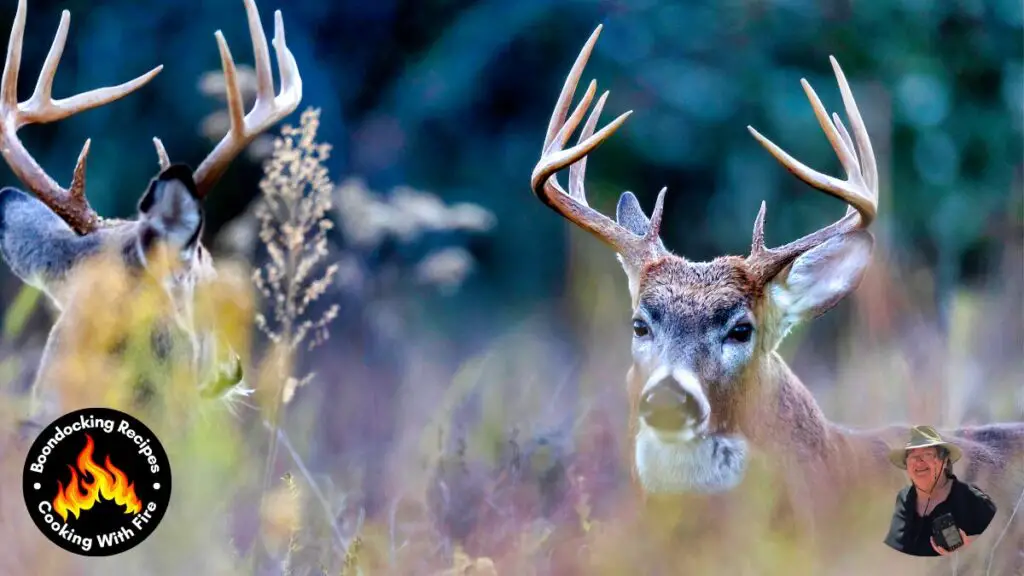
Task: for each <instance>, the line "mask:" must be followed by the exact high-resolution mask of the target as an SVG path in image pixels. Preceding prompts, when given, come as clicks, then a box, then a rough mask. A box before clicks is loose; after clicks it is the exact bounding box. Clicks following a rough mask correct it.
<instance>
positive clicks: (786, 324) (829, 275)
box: [769, 230, 874, 334]
mask: <svg viewBox="0 0 1024 576" xmlns="http://www.w3.org/2000/svg"><path fill="white" fill-rule="evenodd" d="M873 247H874V238H873V237H872V236H871V233H870V232H867V231H864V230H859V231H856V232H851V233H849V234H843V235H840V236H835V237H833V238H830V239H829V240H828V241H826V242H824V243H823V244H821V245H819V246H816V247H814V248H812V249H810V250H808V251H807V252H804V253H803V254H802V255H800V257H798V258H797V259H796V260H794V261H793V262H792V263H791V264H790V265H789V266H787V267H786V268H785V269H784V270H783V271H782V272H780V273H779V274H778V275H777V276H776V277H775V278H774V279H773V280H772V281H771V284H770V286H769V293H770V294H771V299H772V305H773V308H775V309H776V310H778V311H779V313H780V315H781V318H782V323H783V325H782V334H785V333H786V332H787V331H788V330H789V329H790V328H792V327H793V326H794V325H796V324H797V323H799V322H802V321H805V320H810V319H813V318H815V317H817V316H820V315H822V314H824V313H825V312H828V311H829V310H830V309H831V308H832V307H833V306H835V305H836V304H838V303H839V301H840V300H842V299H843V298H845V297H846V295H847V294H850V293H851V292H853V291H854V290H856V289H857V286H858V285H859V284H860V281H861V279H862V278H863V277H864V272H865V271H866V270H867V268H868V265H869V264H870V263H871V252H872V249H873Z"/></svg>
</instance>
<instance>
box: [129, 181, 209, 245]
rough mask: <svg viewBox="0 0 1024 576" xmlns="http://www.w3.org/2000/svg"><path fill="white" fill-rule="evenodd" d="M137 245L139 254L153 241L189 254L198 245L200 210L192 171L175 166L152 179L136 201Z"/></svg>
mask: <svg viewBox="0 0 1024 576" xmlns="http://www.w3.org/2000/svg"><path fill="white" fill-rule="evenodd" d="M139 222H140V224H141V225H140V227H139V245H140V247H141V249H142V251H143V253H145V252H147V251H148V250H149V249H150V248H151V247H152V246H153V245H154V244H156V243H157V242H163V243H166V244H167V245H168V246H169V247H171V248H173V249H176V250H180V251H190V249H191V248H194V247H195V246H196V245H197V244H198V242H199V234H200V232H201V231H202V228H203V207H202V203H201V201H200V199H199V197H198V195H197V193H196V185H195V182H193V180H192V170H191V169H189V168H188V167H187V166H184V165H182V164H175V165H173V166H171V167H169V168H167V169H166V170H164V171H163V172H161V173H160V175H159V176H157V177H156V178H154V179H153V180H152V181H151V182H150V183H149V188H147V189H146V193H145V194H143V195H142V198H141V199H140V200H139Z"/></svg>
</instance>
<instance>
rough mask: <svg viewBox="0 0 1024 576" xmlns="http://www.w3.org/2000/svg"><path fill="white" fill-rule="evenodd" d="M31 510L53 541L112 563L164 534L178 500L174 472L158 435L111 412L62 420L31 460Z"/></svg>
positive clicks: (25, 476)
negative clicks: (164, 521)
mask: <svg viewBox="0 0 1024 576" xmlns="http://www.w3.org/2000/svg"><path fill="white" fill-rule="evenodd" d="M22 484H23V490H24V494H25V504H26V505H27V506H28V512H29V515H30V516H32V520H33V521H35V523H36V526H38V527H39V530H41V531H42V532H43V534H45V535H46V537H47V538H49V539H50V541H51V542H53V543H54V544H56V545H57V546H60V547H61V548H63V549H65V550H67V551H68V552H73V553H75V554H80V555H83V556H112V555H114V554H119V553H121V552H124V551H125V550H129V549H131V548H134V547H135V546H137V545H138V544H139V543H141V542H142V541H143V540H145V539H146V538H148V537H149V535H150V534H152V533H153V531H154V530H156V527H157V525H158V524H160V520H161V519H162V518H163V516H164V512H166V511H167V504H168V503H169V502H170V499H171V466H170V462H169V461H168V460H167V453H166V452H164V448H163V446H161V445H160V441H159V440H157V438H156V436H155V435H154V434H153V431H152V430H150V429H149V428H147V427H146V426H145V425H144V424H143V423H142V422H139V421H138V420H136V419H135V418H133V417H131V416H129V415H128V414H125V413H124V412H120V411H118V410H112V409H110V408H87V409H85V410H78V411H76V412H71V413H70V414H65V415H64V416H61V417H60V418H58V419H57V420H55V421H54V422H52V423H51V424H50V425H49V426H47V427H46V428H44V429H43V431H42V433H40V434H39V436H38V437H37V438H36V440H35V442H34V443H33V444H32V448H31V449H30V450H29V453H28V457H27V458H26V459H25V471H24V472H23V473H22Z"/></svg>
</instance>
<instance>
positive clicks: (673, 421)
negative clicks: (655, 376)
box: [640, 376, 704, 432]
mask: <svg viewBox="0 0 1024 576" xmlns="http://www.w3.org/2000/svg"><path fill="white" fill-rule="evenodd" d="M703 416H704V415H703V414H702V410H701V407H700V404H699V403H698V402H697V399H696V398H694V397H693V395H692V394H690V393H689V392H687V391H686V390H685V389H684V388H683V387H682V385H680V384H679V382H678V381H677V380H676V379H675V378H673V377H672V376H666V377H665V378H662V379H661V381H659V382H658V383H657V384H655V385H654V386H651V388H650V389H649V390H647V392H645V393H644V395H643V396H642V397H641V398H640V417H641V418H643V420H644V422H646V423H647V425H648V426H650V427H651V428H654V429H656V430H661V431H666V432H675V431H678V430H682V429H683V427H685V426H694V425H696V424H698V423H700V422H701V421H702V420H703Z"/></svg>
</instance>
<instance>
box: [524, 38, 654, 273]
mask: <svg viewBox="0 0 1024 576" xmlns="http://www.w3.org/2000/svg"><path fill="white" fill-rule="evenodd" d="M601 29H602V26H598V27H597V29H596V30H594V33H593V34H591V35H590V38H589V39H588V40H587V42H586V44H584V46H583V49H582V50H580V54H579V56H577V58H576V62H575V63H574V64H573V66H572V69H571V70H570V71H569V75H568V76H567V77H566V79H565V84H564V85H563V86H562V91H561V93H560V94H559V96H558V101H557V103H556V104H555V108H554V111H553V112H552V114H551V120H550V122H549V123H548V129H547V134H546V136H545V138H544V147H543V152H542V154H541V158H540V160H539V161H538V162H537V165H536V166H535V167H534V169H533V174H532V176H531V179H530V180H531V186H532V188H533V191H534V194H536V195H537V197H538V198H539V199H540V200H541V201H542V202H543V203H544V204H545V205H547V206H548V207H549V208H551V209H552V210H554V211H555V212H558V213H559V214H561V215H562V216H563V217H564V218H566V219H567V220H569V221H570V222H572V223H574V224H576V225H577V226H579V227H580V228H583V229H584V230H586V231H588V232H590V233H591V234H593V235H594V236H596V237H597V238H599V239H600V240H602V241H604V242H605V243H607V244H609V245H611V246H612V247H613V248H615V250H616V251H617V252H619V254H621V255H622V256H623V257H625V258H627V259H630V260H633V261H639V260H642V259H645V258H649V257H651V256H652V255H653V254H654V253H655V252H656V251H657V250H659V249H660V243H659V241H658V240H657V234H655V235H654V240H653V241H652V240H651V239H650V238H649V236H651V235H650V234H648V235H647V236H643V237H641V236H637V235H636V234H633V233H632V232H630V231H629V230H627V229H626V228H624V227H622V226H620V225H619V224H618V223H616V222H615V221H614V220H612V219H611V218H608V217H607V216H605V215H604V214H601V213H600V212H598V211H596V210H594V209H593V208H591V207H590V206H589V205H588V203H587V197H586V191H585V189H584V184H583V180H584V175H585V172H586V157H587V155H588V154H590V153H591V152H592V151H594V149H596V148H597V147H598V146H600V145H601V144H602V143H604V141H605V140H607V139H608V138H609V137H610V136H611V135H612V134H614V133H615V131H616V130H618V129H619V127H621V126H622V124H623V123H624V122H625V121H626V119H627V118H628V117H629V116H630V114H632V111H627V112H625V113H623V114H621V115H619V116H618V117H617V118H615V119H614V120H612V121H611V122H609V123H608V124H607V125H606V126H605V127H603V128H601V129H600V130H598V131H597V132H596V133H595V132H594V130H595V128H596V126H597V122H598V119H599V117H600V115H601V111H602V110H603V108H604V105H605V102H606V100H607V97H608V93H607V92H605V93H604V94H602V95H601V97H600V98H599V99H598V101H597V104H596V105H595V107H594V110H593V111H592V112H591V114H590V116H589V117H588V118H587V122H586V124H585V125H584V127H583V131H582V132H581V134H580V137H579V140H578V141H577V143H576V145H575V146H572V147H571V148H568V149H563V148H564V146H565V144H566V142H567V141H568V140H569V137H570V135H571V134H572V133H573V132H574V131H575V130H576V127H577V126H579V123H580V121H581V120H582V119H583V114H584V113H585V112H586V109H587V108H588V107H589V106H590V103H591V101H592V100H593V97H594V94H595V93H596V90H597V83H596V82H594V81H591V83H590V85H589V86H588V87H587V92H586V93H585V94H584V96H583V98H582V100H581V101H580V103H579V104H578V105H577V107H576V108H575V110H573V113H572V114H569V116H568V118H567V117H566V114H567V113H568V111H569V105H570V103H571V102H572V97H573V94H574V93H575V92H576V86H577V84H578V83H579V80H580V76H582V74H583V68H584V67H585V66H586V63H587V60H588V59H589V58H590V53H591V52H592V50H593V48H594V44H595V43H596V42H597V37H598V35H599V34H600V33H601ZM566 167H569V168H570V169H569V192H568V193H566V191H565V190H564V189H563V188H562V187H561V186H560V185H559V184H558V180H557V177H556V176H555V174H556V173H557V172H558V171H559V170H562V169H564V168H566ZM663 197H664V191H662V194H661V195H660V196H659V206H660V202H661V201H662V200H663ZM655 212H656V213H657V218H658V219H659V221H660V218H661V215H660V210H659V209H658V208H656V210H655ZM654 228H655V226H653V221H652V227H651V229H652V230H654Z"/></svg>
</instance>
